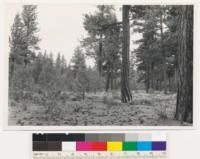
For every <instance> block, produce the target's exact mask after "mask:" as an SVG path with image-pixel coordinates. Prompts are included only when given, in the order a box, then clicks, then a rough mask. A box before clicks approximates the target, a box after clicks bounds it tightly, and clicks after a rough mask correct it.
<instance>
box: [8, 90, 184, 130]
mask: <svg viewBox="0 0 200 159" xmlns="http://www.w3.org/2000/svg"><path fill="white" fill-rule="evenodd" d="M24 105H25V106H24ZM175 105H176V94H164V93H163V92H152V93H146V92H145V91H135V92H133V102H131V103H128V104H127V103H126V104H125V103H121V101H120V94H119V93H115V95H105V93H97V94H93V93H90V94H86V97H85V100H84V101H74V99H73V100H70V98H69V99H68V100H67V101H65V102H64V103H62V102H61V101H57V104H56V107H54V108H52V109H50V110H49V109H47V108H46V107H45V106H43V105H38V104H34V103H33V102H31V101H26V103H25V104H23V103H20V102H17V101H15V100H10V101H9V122H8V124H9V125H13V126H16V125H24V126H35V125H43V126H50V125H52V126H53V125H55V126H57V125H62V126H67V125H71V126H86V125H88V126H95V125H100V126H109V125H112V126H122V125H123V126H180V125H181V123H180V122H179V121H176V120H174V119H173V117H174V113H175ZM186 125H187V124H186Z"/></svg>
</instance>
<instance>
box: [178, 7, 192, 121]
mask: <svg viewBox="0 0 200 159" xmlns="http://www.w3.org/2000/svg"><path fill="white" fill-rule="evenodd" d="M177 73H178V93H177V103H176V115H175V118H176V119H178V120H181V121H182V122H191V123H192V122H193V120H192V119H193V6H182V7H181V8H180V15H179V32H178V54H177Z"/></svg>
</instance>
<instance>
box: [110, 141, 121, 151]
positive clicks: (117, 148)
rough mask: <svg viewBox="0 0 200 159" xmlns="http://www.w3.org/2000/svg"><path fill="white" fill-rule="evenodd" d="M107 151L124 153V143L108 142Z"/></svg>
mask: <svg viewBox="0 0 200 159" xmlns="http://www.w3.org/2000/svg"><path fill="white" fill-rule="evenodd" d="M107 151H122V142H107Z"/></svg>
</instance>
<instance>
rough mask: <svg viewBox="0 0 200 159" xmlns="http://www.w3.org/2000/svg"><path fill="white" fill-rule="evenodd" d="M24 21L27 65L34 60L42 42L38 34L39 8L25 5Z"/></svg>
mask: <svg viewBox="0 0 200 159" xmlns="http://www.w3.org/2000/svg"><path fill="white" fill-rule="evenodd" d="M22 19H23V23H24V28H25V40H26V44H25V48H24V49H25V53H24V57H25V61H24V63H25V65H27V64H28V63H30V62H31V61H32V60H33V57H34V52H35V50H38V49H39V47H38V42H39V41H40V39H39V37H38V35H37V32H38V31H39V29H38V23H37V6H36V5H24V6H23V11H22Z"/></svg>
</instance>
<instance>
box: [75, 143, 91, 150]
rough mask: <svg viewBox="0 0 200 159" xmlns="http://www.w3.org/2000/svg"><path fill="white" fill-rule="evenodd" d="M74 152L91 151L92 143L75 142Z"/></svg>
mask: <svg viewBox="0 0 200 159" xmlns="http://www.w3.org/2000/svg"><path fill="white" fill-rule="evenodd" d="M76 151H92V142H84V141H80V142H76Z"/></svg>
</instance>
